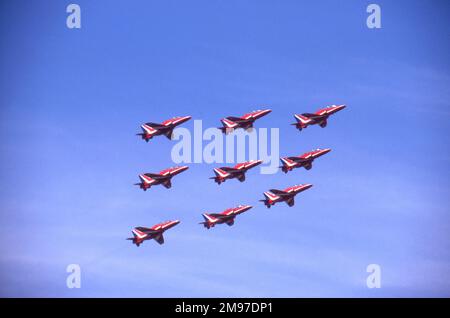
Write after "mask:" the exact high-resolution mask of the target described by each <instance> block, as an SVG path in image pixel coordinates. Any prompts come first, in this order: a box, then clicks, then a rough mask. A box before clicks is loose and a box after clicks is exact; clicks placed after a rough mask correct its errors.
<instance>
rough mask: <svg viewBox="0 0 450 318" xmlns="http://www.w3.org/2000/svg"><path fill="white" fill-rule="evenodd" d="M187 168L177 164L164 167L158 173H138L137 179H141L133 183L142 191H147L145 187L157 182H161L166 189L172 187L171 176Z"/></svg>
mask: <svg viewBox="0 0 450 318" xmlns="http://www.w3.org/2000/svg"><path fill="white" fill-rule="evenodd" d="M188 168H189V167H188V166H179V167H172V168H168V169H164V170H162V171H160V172H159V173H144V174H140V175H139V179H141V182H140V183H135V184H134V185H138V186H139V187H140V188H141V189H142V190H144V191H147V189H148V188H150V187H151V186H153V185H158V184H162V185H163V186H164V187H166V188H167V189H170V188H171V187H172V181H171V180H172V177H173V176H176V175H177V174H179V173H181V172H183V171H185V170H187V169H188Z"/></svg>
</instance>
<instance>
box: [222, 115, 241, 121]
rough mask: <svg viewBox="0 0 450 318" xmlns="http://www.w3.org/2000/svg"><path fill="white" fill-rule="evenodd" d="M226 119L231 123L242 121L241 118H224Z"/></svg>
mask: <svg viewBox="0 0 450 318" xmlns="http://www.w3.org/2000/svg"><path fill="white" fill-rule="evenodd" d="M226 119H228V120H231V121H233V122H239V121H242V118H239V117H234V116H229V117H226Z"/></svg>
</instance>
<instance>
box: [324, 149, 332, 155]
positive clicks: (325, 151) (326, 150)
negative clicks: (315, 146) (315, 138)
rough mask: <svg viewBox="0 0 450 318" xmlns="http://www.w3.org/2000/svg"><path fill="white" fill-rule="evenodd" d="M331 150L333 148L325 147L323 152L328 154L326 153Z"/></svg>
mask: <svg viewBox="0 0 450 318" xmlns="http://www.w3.org/2000/svg"><path fill="white" fill-rule="evenodd" d="M330 151H331V148H325V149H324V150H323V153H324V154H326V153H329V152H330Z"/></svg>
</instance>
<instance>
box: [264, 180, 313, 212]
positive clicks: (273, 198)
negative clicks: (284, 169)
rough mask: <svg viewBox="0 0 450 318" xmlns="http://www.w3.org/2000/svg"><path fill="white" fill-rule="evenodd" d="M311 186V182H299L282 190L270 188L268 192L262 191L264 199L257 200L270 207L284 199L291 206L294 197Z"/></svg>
mask: <svg viewBox="0 0 450 318" xmlns="http://www.w3.org/2000/svg"><path fill="white" fill-rule="evenodd" d="M311 187H312V184H300V185H295V186H292V187H289V188H286V189H284V190H277V189H270V191H269V192H264V196H265V197H266V199H264V200H259V201H261V202H264V204H265V205H266V207H268V208H270V207H271V206H272V205H274V204H275V203H277V202H281V201H284V202H286V204H287V205H289V206H293V205H294V197H295V196H296V195H297V194H298V193H300V192H302V191H305V190H307V189H309V188H311Z"/></svg>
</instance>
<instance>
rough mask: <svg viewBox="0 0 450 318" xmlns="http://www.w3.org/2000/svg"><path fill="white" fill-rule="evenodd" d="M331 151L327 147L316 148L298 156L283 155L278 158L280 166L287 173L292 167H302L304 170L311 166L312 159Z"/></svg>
mask: <svg viewBox="0 0 450 318" xmlns="http://www.w3.org/2000/svg"><path fill="white" fill-rule="evenodd" d="M330 151H331V149H330V148H327V149H316V150H312V151H309V152H306V153H304V154H303V155H300V156H298V157H283V158H280V160H281V162H282V163H283V165H282V166H281V167H280V168H281V170H282V171H283V172H284V173H288V171H291V170H292V169H294V168H300V167H304V168H305V169H306V170H309V169H311V168H312V163H313V161H314V159H316V158H319V157H320V156H323V155H324V154H326V153H329V152H330Z"/></svg>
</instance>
